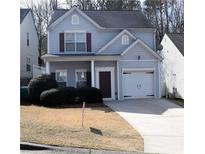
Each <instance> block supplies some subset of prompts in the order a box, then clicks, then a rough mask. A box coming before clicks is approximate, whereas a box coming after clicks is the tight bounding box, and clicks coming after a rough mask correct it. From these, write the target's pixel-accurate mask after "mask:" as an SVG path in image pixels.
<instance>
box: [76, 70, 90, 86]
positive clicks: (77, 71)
mask: <svg viewBox="0 0 205 154" xmlns="http://www.w3.org/2000/svg"><path fill="white" fill-rule="evenodd" d="M82 72H84V73H85V82H87V69H76V70H75V87H76V88H77V85H78V81H84V80H78V75H77V73H82Z"/></svg>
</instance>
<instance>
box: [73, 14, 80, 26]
mask: <svg viewBox="0 0 205 154" xmlns="http://www.w3.org/2000/svg"><path fill="white" fill-rule="evenodd" d="M78 24H79V16H78V15H76V14H74V15H72V25H78Z"/></svg>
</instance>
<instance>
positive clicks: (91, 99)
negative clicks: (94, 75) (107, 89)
mask: <svg viewBox="0 0 205 154" xmlns="http://www.w3.org/2000/svg"><path fill="white" fill-rule="evenodd" d="M78 97H79V100H80V102H86V103H102V102H103V98H102V92H101V91H100V90H99V89H97V88H94V87H82V88H79V89H78Z"/></svg>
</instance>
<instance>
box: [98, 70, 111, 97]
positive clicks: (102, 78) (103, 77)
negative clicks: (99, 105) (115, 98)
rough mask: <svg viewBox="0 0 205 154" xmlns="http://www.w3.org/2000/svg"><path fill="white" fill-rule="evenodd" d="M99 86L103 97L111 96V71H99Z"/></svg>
mask: <svg viewBox="0 0 205 154" xmlns="http://www.w3.org/2000/svg"><path fill="white" fill-rule="evenodd" d="M99 87H100V90H101V91H102V94H103V98H111V74H110V72H106V71H103V72H99Z"/></svg>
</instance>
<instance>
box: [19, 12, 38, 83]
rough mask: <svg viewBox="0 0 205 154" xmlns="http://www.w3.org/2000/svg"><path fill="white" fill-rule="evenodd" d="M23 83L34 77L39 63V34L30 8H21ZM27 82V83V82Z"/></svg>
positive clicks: (21, 68)
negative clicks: (33, 74)
mask: <svg viewBox="0 0 205 154" xmlns="http://www.w3.org/2000/svg"><path fill="white" fill-rule="evenodd" d="M20 25H21V26H20V28H21V30H20V33H21V34H20V37H21V39H20V54H21V55H20V57H21V58H20V60H21V61H20V70H21V72H20V73H21V74H20V76H21V83H23V84H24V82H25V81H27V80H29V79H30V78H32V72H33V65H38V55H39V54H38V35H37V31H36V27H35V23H34V19H33V14H32V12H31V10H30V9H20ZM25 84H26V83H25Z"/></svg>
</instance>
